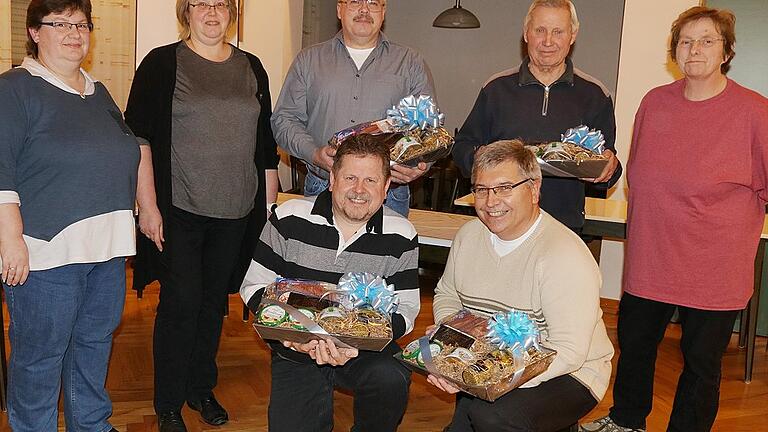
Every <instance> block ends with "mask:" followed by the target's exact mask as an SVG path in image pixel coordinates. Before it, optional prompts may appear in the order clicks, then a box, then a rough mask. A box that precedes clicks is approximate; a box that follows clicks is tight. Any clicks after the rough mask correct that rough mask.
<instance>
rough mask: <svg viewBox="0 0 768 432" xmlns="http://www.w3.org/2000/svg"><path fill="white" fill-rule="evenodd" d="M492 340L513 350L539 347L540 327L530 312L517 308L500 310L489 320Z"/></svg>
mask: <svg viewBox="0 0 768 432" xmlns="http://www.w3.org/2000/svg"><path fill="white" fill-rule="evenodd" d="M487 337H488V338H489V340H490V342H491V343H493V344H495V345H498V347H499V348H500V349H508V350H511V351H520V350H527V349H528V348H530V347H535V348H536V349H539V328H538V327H537V326H536V324H535V323H534V322H533V321H532V320H531V318H530V317H529V316H528V314H526V313H524V312H520V311H517V310H511V311H509V312H506V313H503V312H498V313H496V314H494V315H493V316H492V317H491V318H490V319H489V320H488V334H487Z"/></svg>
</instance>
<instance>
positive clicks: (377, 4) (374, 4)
mask: <svg viewBox="0 0 768 432" xmlns="http://www.w3.org/2000/svg"><path fill="white" fill-rule="evenodd" d="M339 3H344V4H346V5H347V7H348V8H349V10H353V11H355V10H358V9H360V8H361V7H362V6H363V3H365V4H367V5H368V10H369V11H371V12H381V9H382V8H383V7H384V1H383V0H339Z"/></svg>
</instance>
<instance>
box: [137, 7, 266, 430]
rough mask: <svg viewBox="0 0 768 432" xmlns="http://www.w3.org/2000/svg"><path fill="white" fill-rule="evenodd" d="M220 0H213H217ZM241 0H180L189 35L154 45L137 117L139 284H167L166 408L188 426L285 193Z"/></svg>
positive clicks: (209, 388)
mask: <svg viewBox="0 0 768 432" xmlns="http://www.w3.org/2000/svg"><path fill="white" fill-rule="evenodd" d="M206 1H208V0H206ZM235 3H236V1H235V0H226V1H223V0H219V1H216V2H212V1H211V2H208V3H206V2H190V1H189V0H178V1H177V5H176V6H177V7H176V9H177V10H176V15H177V18H178V19H179V22H180V24H181V27H182V31H181V34H180V39H181V41H180V42H177V43H174V44H171V45H167V46H163V47H159V48H156V49H154V50H152V51H151V52H150V53H149V54H148V55H147V56H146V57H145V58H144V60H143V61H142V62H141V65H140V66H139V68H138V70H137V71H136V75H135V77H134V81H133V86H132V88H131V93H130V97H129V99H128V106H127V109H126V113H125V118H126V122H127V123H128V125H129V126H130V127H131V129H132V130H133V132H134V133H135V134H136V136H137V137H138V138H139V139H140V140H145V141H146V142H148V143H149V145H148V146H146V145H145V146H141V148H142V159H141V164H140V167H139V190H138V192H137V200H138V205H139V227H140V230H141V232H142V234H144V236H140V237H139V242H138V245H137V246H138V247H137V249H138V251H137V256H136V265H135V271H134V280H133V284H134V288H135V289H143V287H144V286H145V285H147V284H149V283H151V282H152V281H154V280H159V281H160V285H161V290H160V303H159V305H158V309H157V317H156V318H155V331H154V366H155V398H154V399H155V403H154V405H155V411H156V412H157V414H158V418H159V424H160V431H161V432H177V431H182V432H183V431H186V427H185V426H184V422H183V419H182V417H181V408H182V405H183V404H184V402H185V401H186V402H187V404H188V405H189V406H190V408H192V409H194V410H196V411H199V412H200V413H201V416H202V418H203V420H204V421H205V422H207V423H209V424H213V425H220V424H223V423H226V422H227V420H228V415H227V412H226V411H225V410H224V408H223V407H222V406H221V405H220V404H219V403H218V402H217V401H216V399H215V397H214V395H213V388H214V387H215V385H216V378H217V366H216V352H217V350H218V344H219V338H220V336H221V326H222V321H223V315H224V310H225V304H226V301H227V294H228V293H229V292H235V291H237V289H238V288H239V284H240V281H242V279H243V276H244V274H245V270H246V269H247V267H248V263H249V262H250V258H251V255H252V252H253V248H254V246H255V244H256V241H257V240H258V236H259V233H260V232H261V229H262V227H263V225H264V223H265V221H266V215H267V212H268V208H267V205H268V203H273V202H275V200H276V197H277V163H278V161H279V157H278V155H277V150H276V144H275V141H274V138H273V136H272V130H271V127H270V123H269V118H270V115H271V100H270V95H269V83H268V79H267V74H266V71H265V70H264V68H263V66H262V65H261V62H260V61H259V59H258V58H257V57H255V56H253V55H251V54H249V53H246V52H244V51H241V50H239V49H237V48H236V47H234V46H232V45H230V44H228V43H227V42H226V35H227V33H228V31H229V30H230V29H231V28H232V26H233V24H234V22H235V19H236V16H237V11H236V4H235Z"/></svg>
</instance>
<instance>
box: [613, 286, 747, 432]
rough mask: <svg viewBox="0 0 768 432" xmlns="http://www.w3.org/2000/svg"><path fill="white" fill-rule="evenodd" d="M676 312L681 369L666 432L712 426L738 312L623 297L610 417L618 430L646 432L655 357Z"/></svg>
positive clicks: (703, 429) (693, 431) (703, 431)
mask: <svg viewBox="0 0 768 432" xmlns="http://www.w3.org/2000/svg"><path fill="white" fill-rule="evenodd" d="M676 308H677V309H678V311H679V314H680V324H681V326H682V338H681V339H680V349H681V350H682V353H683V360H684V366H683V371H682V373H681V374H680V378H679V380H678V382H677V390H676V392H675V402H674V405H673V407H672V415H671V416H670V419H669V426H668V427H667V430H668V431H671V432H706V431H709V430H710V429H711V428H712V424H713V423H714V422H715V416H716V415H717V408H718V404H719V399H720V371H721V366H722V359H723V354H724V353H725V349H726V347H727V346H728V342H729V341H730V338H731V334H732V333H733V324H734V322H735V320H736V315H737V314H738V313H739V311H737V310H735V311H710V310H701V309H694V308H689V307H683V306H676V305H673V304H668V303H662V302H657V301H653V300H647V299H643V298H640V297H636V296H633V295H631V294H627V293H624V295H623V296H622V297H621V302H619V323H618V334H619V348H620V350H621V355H620V356H619V364H618V368H617V370H616V381H615V383H614V385H613V403H614V406H613V407H612V408H611V412H610V416H611V419H612V420H613V421H614V422H615V423H616V424H618V425H620V426H624V427H628V428H645V419H646V417H647V416H648V414H650V413H651V406H652V404H653V376H654V373H655V367H656V352H657V350H658V346H659V343H660V342H661V340H662V339H663V338H664V331H665V330H666V328H667V324H668V323H669V320H670V318H671V317H672V314H673V313H674V312H675V309H676Z"/></svg>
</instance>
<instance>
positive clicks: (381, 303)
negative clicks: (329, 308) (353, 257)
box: [335, 272, 400, 315]
mask: <svg viewBox="0 0 768 432" xmlns="http://www.w3.org/2000/svg"><path fill="white" fill-rule="evenodd" d="M335 292H337V293H339V294H341V295H343V296H346V297H347V299H348V301H349V303H350V304H349V306H351V307H352V308H361V307H366V306H370V307H372V308H373V309H376V310H378V311H379V312H381V313H383V314H387V315H388V314H391V313H394V312H396V311H397V305H398V303H399V300H400V299H399V298H398V297H397V295H396V294H395V286H394V285H387V282H386V281H385V280H384V278H382V277H381V276H376V275H373V274H371V273H362V272H350V273H346V274H345V275H344V276H342V277H341V279H339V284H338V286H337V289H336V291H335Z"/></svg>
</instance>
